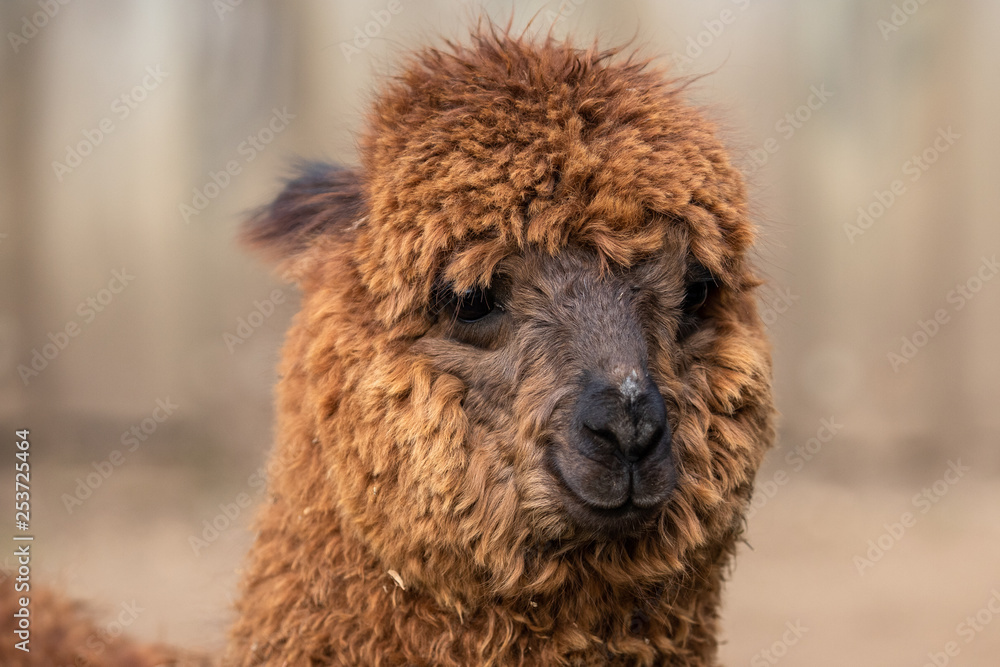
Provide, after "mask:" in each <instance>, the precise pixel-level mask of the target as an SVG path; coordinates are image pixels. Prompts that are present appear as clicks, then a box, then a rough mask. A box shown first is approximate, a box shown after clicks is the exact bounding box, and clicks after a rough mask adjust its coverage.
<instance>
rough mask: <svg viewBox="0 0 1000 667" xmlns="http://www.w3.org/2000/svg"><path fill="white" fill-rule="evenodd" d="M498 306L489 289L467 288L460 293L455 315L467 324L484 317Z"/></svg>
mask: <svg viewBox="0 0 1000 667" xmlns="http://www.w3.org/2000/svg"><path fill="white" fill-rule="evenodd" d="M496 307H497V304H496V300H495V299H494V298H493V292H491V291H490V290H488V289H477V288H471V289H467V290H465V291H464V292H462V293H461V294H459V295H458V299H457V302H456V304H455V317H457V318H458V321H459V322H465V323H466V324H469V323H472V322H476V321H478V320H481V319H483V318H484V317H486V316H487V315H489V314H490V313H492V312H493V309H494V308H496Z"/></svg>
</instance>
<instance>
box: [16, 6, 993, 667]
mask: <svg viewBox="0 0 1000 667" xmlns="http://www.w3.org/2000/svg"><path fill="white" fill-rule="evenodd" d="M481 11H485V12H486V13H487V14H488V15H489V16H492V17H494V18H496V19H499V20H501V21H505V20H506V19H507V18H508V17H510V16H511V15H513V16H514V18H515V25H516V26H523V25H525V24H526V23H527V21H528V20H529V18H531V17H534V20H533V25H534V27H535V29H536V30H538V31H541V32H543V31H546V30H549V29H550V28H551V29H552V30H553V31H554V32H555V34H557V35H564V34H573V35H577V36H578V39H579V41H580V42H582V43H586V42H589V41H590V40H591V39H592V38H594V37H595V36H596V37H598V38H599V39H600V40H601V42H602V43H604V44H607V45H613V44H618V43H621V42H623V41H626V40H628V39H630V38H634V39H635V44H636V45H637V46H638V47H640V48H641V49H642V50H643V51H644V52H645V53H646V54H648V55H655V56H659V62H660V63H661V64H662V65H663V66H665V67H669V68H671V69H672V70H673V71H674V72H675V73H677V74H695V73H707V74H708V76H707V77H706V78H703V79H701V80H700V81H699V82H698V83H697V84H696V85H695V86H693V87H692V88H691V89H690V93H691V94H690V97H691V98H692V100H693V101H694V102H696V103H698V104H700V105H702V106H703V107H704V108H705V112H706V114H707V115H708V116H710V117H711V118H712V119H714V120H715V121H716V122H717V123H719V125H720V127H721V132H722V136H723V138H724V140H725V141H726V143H727V144H728V145H729V147H730V149H731V151H732V155H733V156H734V159H735V160H736V161H737V162H738V163H739V164H740V165H741V166H742V168H743V170H744V171H745V173H746V174H747V176H748V180H749V183H750V188H751V193H752V196H753V201H754V217H755V219H756V220H757V221H758V223H759V225H760V227H761V237H760V242H759V249H758V256H759V265H760V267H761V270H762V272H763V273H764V274H765V275H766V277H767V279H768V281H769V285H768V287H767V288H766V289H764V290H763V292H762V296H761V308H762V313H763V315H764V319H765V322H767V324H768V327H769V329H770V332H771V335H772V337H773V342H774V350H775V352H774V356H775V382H776V389H777V396H778V403H779V407H780V409H781V412H782V419H781V438H780V442H779V444H778V447H777V449H776V450H774V451H773V452H771V453H770V455H769V458H768V461H767V464H766V465H765V467H764V468H763V470H762V471H761V473H760V476H759V480H758V490H757V495H756V497H755V501H754V509H753V513H752V516H751V518H750V521H749V532H748V535H747V545H745V546H744V547H743V548H742V549H741V552H742V553H741V556H740V558H739V560H738V562H737V564H736V566H735V568H734V570H733V573H732V578H731V579H732V580H731V583H730V585H729V587H728V591H727V594H726V604H725V607H724V611H723V614H724V629H725V630H724V632H725V634H724V641H725V644H724V646H723V648H722V657H723V660H724V662H725V664H728V665H748V664H749V665H752V666H754V667H756V666H758V665H770V664H776V663H777V662H779V661H780V662H783V663H785V664H788V665H810V666H813V667H825V666H833V665H838V666H839V665H878V666H882V665H925V664H934V665H944V664H955V665H995V664H997V656H998V655H1000V618H997V616H1000V613H998V612H997V610H1000V568H998V564H1000V450H998V447H997V444H998V436H1000V404H998V399H997V397H998V393H1000V382H998V377H1000V352H998V340H1000V338H998V335H997V332H998V330H1000V307H998V306H1000V278H997V274H998V272H1000V265H998V264H997V255H998V254H1000V224H998V223H1000V220H998V213H997V211H1000V187H998V186H997V183H996V181H997V178H998V176H1000V170H998V157H997V156H998V154H1000V123H998V122H997V119H998V118H1000V85H998V84H1000V80H998V72H1000V49H998V48H997V44H998V42H1000V40H998V38H1000V3H996V2H989V1H986V0H980V1H974V0H967V1H964V2H926V0H896V1H895V2H891V1H890V0H878V1H875V2H873V1H870V0H868V1H864V2H863V1H862V0H836V1H831V2H823V3H803V2H794V1H792V0H710V1H703V2H681V1H673V0H669V1H668V0H660V1H654V0H618V1H615V2H612V1H611V0H552V1H551V2H540V1H533V0H523V1H520V0H519V1H518V2H511V1H510V0H486V1H484V2H479V3H472V2H459V1H456V0H451V1H444V0H438V1H432V0H393V1H392V2H389V1H387V0H367V1H356V2H346V1H342V2H306V1H293V2H281V3H279V2H277V1H274V2H261V1H257V0H213V1H212V2H208V1H204V2H196V1H194V0H188V1H178V2H166V1H160V2H154V1H147V2H125V1H116V0H105V1H101V2H82V1H78V2H69V1H68V0H47V1H46V0H12V1H8V2H4V3H2V4H0V27H2V31H0V32H2V34H3V37H4V41H5V42H6V43H5V44H4V45H3V46H2V47H0V82H2V83H0V201H2V206H0V371H2V372H0V426H2V428H3V433H4V438H7V440H8V441H10V440H12V439H13V437H14V435H13V432H14V431H15V430H16V429H23V428H28V429H30V431H31V432H30V442H31V450H30V451H31V461H32V463H33V467H32V473H33V475H32V480H31V481H32V504H33V505H32V509H33V513H32V530H33V531H34V533H35V535H36V542H35V547H34V548H35V558H34V561H33V567H34V570H33V576H34V581H36V582H41V581H45V582H48V583H51V584H54V585H56V586H59V587H61V588H63V589H65V590H67V591H69V592H70V593H71V594H72V595H74V596H78V597H81V598H84V599H86V600H89V601H90V602H91V603H92V604H93V606H94V609H95V610H96V613H97V614H98V615H99V616H100V617H102V618H105V619H108V622H107V623H106V624H105V625H103V626H102V627H103V628H104V629H105V630H106V631H107V632H108V633H112V634H113V633H116V632H118V631H120V630H121V627H120V625H117V624H116V622H115V621H114V620H113V619H115V618H116V617H118V616H119V613H118V612H119V611H120V610H121V609H122V608H123V607H122V605H133V608H138V609H140V610H141V611H140V612H137V613H135V614H132V615H131V620H129V621H128V623H127V624H126V625H127V626H128V627H127V628H126V629H127V631H128V632H130V633H133V634H136V635H138V636H140V637H145V638H153V639H162V640H166V641H170V642H174V643H179V644H182V645H187V646H191V647H203V648H208V649H212V650H214V649H218V648H219V647H220V646H221V645H222V642H223V638H224V633H225V628H226V626H227V623H228V621H229V618H230V616H229V611H228V607H229V605H230V603H231V599H232V595H233V593H234V590H235V581H236V577H237V567H238V565H239V563H240V562H241V558H242V555H243V553H244V552H245V550H246V548H247V546H248V545H249V540H250V536H249V534H248V532H247V530H246V526H247V521H248V519H249V516H250V514H251V513H252V507H249V506H247V505H249V504H250V503H252V502H256V501H257V500H258V499H259V498H260V497H261V495H262V494H261V489H262V487H261V485H260V484H259V480H258V479H257V478H256V477H255V476H254V475H255V474H256V471H257V470H258V469H259V468H260V466H261V465H262V464H263V462H264V461H265V457H266V453H267V451H268V449H269V447H270V443H271V428H272V398H271V391H272V385H273V383H274V381H275V379H276V376H275V371H274V366H275V364H276V362H277V358H278V351H279V347H280V344H281V340H282V336H283V332H284V330H285V328H286V326H287V325H288V322H289V319H290V317H291V316H292V314H293V313H294V312H295V310H296V308H297V301H298V295H297V293H296V291H295V289H294V288H293V287H290V286H287V285H283V284H281V283H279V282H278V281H277V280H276V279H274V278H273V277H271V276H270V275H269V273H268V270H267V268H266V267H264V266H263V265H261V264H260V263H259V262H257V261H256V260H255V259H253V258H251V257H248V256H246V255H245V254H244V252H243V251H242V250H241V249H240V248H238V247H237V246H236V244H235V242H234V238H233V237H234V231H235V229H236V227H237V225H238V224H239V222H240V220H241V219H243V218H244V217H245V215H246V214H247V212H248V211H251V210H253V209H254V208H255V207H257V206H260V205H262V204H264V203H267V202H268V201H269V200H270V199H271V198H272V197H273V196H274V195H275V194H276V193H277V191H278V189H279V187H280V181H281V179H282V178H283V177H285V176H287V175H288V173H289V165H290V163H291V162H292V161H293V160H294V159H295V158H296V157H299V156H301V157H306V158H317V159H328V160H332V161H340V162H346V163H351V162H353V161H354V160H355V159H356V154H355V144H354V136H355V135H354V133H355V132H356V131H357V130H358V128H359V126H360V123H361V120H362V118H363V115H364V112H365V109H366V106H367V104H368V102H369V101H370V98H371V93H372V90H373V82H374V81H375V80H376V79H377V78H378V77H379V76H380V75H383V74H385V73H387V72H391V71H393V64H394V62H396V61H397V58H398V56H399V55H400V54H401V53H404V52H406V51H407V50H408V49H410V48H412V47H413V46H415V45H419V44H424V43H427V42H428V41H430V40H433V39H436V38H437V36H442V35H443V36H447V37H459V38H461V36H462V35H463V34H465V33H466V32H467V30H466V28H467V26H468V25H470V24H471V22H472V21H473V20H474V17H475V16H477V15H478V13H479V12H481ZM4 451H6V452H8V454H7V456H8V457H9V458H10V459H13V449H12V448H11V447H9V446H6V447H5V449H4ZM13 463H14V461H12V460H11V461H8V463H7V464H4V470H5V471H6V472H4V473H3V474H2V475H0V496H2V497H5V498H10V497H11V496H12V494H13V476H14V473H13ZM9 509H10V508H9ZM12 514H13V512H12V511H5V512H3V516H2V518H0V526H2V529H3V530H9V531H10V533H13V531H14V525H13V521H14V517H13V516H11V515H12ZM4 551H7V550H6V549H5V550H4ZM2 560H3V557H2V556H0V561H2ZM5 564H6V565H7V566H10V565H11V564H12V561H11V559H10V557H8V560H7V561H6V563H5ZM4 585H9V583H6V584H4ZM991 607H992V608H991ZM126 617H130V616H129V615H128V614H126ZM792 629H794V631H793V630H792Z"/></svg>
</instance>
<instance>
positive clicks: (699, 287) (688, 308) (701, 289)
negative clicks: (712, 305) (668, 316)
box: [681, 279, 715, 315]
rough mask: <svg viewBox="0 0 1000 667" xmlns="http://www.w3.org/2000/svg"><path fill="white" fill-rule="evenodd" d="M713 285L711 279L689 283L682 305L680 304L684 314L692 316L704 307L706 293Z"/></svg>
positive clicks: (706, 298) (713, 282) (706, 297)
mask: <svg viewBox="0 0 1000 667" xmlns="http://www.w3.org/2000/svg"><path fill="white" fill-rule="evenodd" d="M714 285H715V281H713V280H711V279H709V280H699V281H698V282H694V283H689V284H688V286H687V290H686V291H685V292H684V303H683V304H681V308H682V309H683V310H684V312H685V313H687V314H688V315H693V314H694V313H696V312H697V311H698V309H699V308H701V307H702V306H704V305H705V301H707V300H708V292H709V290H710V289H711V288H712V287H713V286H714Z"/></svg>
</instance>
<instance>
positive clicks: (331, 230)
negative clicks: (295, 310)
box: [241, 162, 366, 283]
mask: <svg viewBox="0 0 1000 667" xmlns="http://www.w3.org/2000/svg"><path fill="white" fill-rule="evenodd" d="M365 209H366V206H365V203H364V199H363V196H362V193H361V180H360V177H359V175H358V173H357V171H355V170H353V169H348V168H346V167H341V166H337V165H332V164H326V163H322V162H311V163H307V164H304V165H302V167H300V175H299V176H298V177H296V178H294V179H292V180H290V181H289V182H288V183H287V184H286V185H285V189H284V190H282V191H281V194H279V195H278V197H277V199H275V200H274V201H273V202H272V203H271V204H270V205H268V206H266V207H264V208H263V209H261V210H260V211H259V212H258V213H257V214H256V215H254V216H253V217H252V218H251V219H250V220H248V221H247V222H246V224H245V225H244V227H243V230H242V234H241V236H242V240H243V242H244V243H246V244H248V245H249V246H250V247H252V248H254V249H255V250H257V251H258V252H260V253H261V254H263V255H264V256H265V257H267V258H269V259H270V260H272V261H274V262H275V263H276V264H277V266H278V270H279V271H280V272H281V275H282V278H284V279H287V280H289V281H293V282H299V283H301V282H302V281H303V280H305V278H306V277H307V275H308V274H309V273H310V272H311V268H312V267H313V266H315V264H316V262H317V261H318V260H319V259H320V258H318V257H316V254H317V253H315V252H312V251H314V250H316V247H317V245H318V244H319V242H320V241H321V239H329V240H331V241H332V240H335V239H343V240H345V241H346V240H348V238H349V236H350V235H351V233H352V232H353V230H354V229H356V228H357V224H358V223H359V222H360V221H361V219H362V218H363V216H364V215H365ZM324 245H325V244H324Z"/></svg>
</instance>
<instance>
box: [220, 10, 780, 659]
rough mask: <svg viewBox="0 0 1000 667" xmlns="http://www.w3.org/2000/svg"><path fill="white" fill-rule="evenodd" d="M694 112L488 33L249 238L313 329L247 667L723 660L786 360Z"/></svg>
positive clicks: (385, 99)
mask: <svg viewBox="0 0 1000 667" xmlns="http://www.w3.org/2000/svg"><path fill="white" fill-rule="evenodd" d="M682 89H683V82H677V81H670V80H668V79H666V78H665V77H664V75H663V73H662V72H658V71H656V70H655V68H653V67H651V66H650V64H649V63H648V62H640V61H639V60H637V59H636V58H635V57H632V58H624V57H622V54H621V53H620V52H617V51H601V50H598V49H597V48H596V47H594V48H590V49H586V50H580V49H576V48H574V47H572V46H571V45H569V44H565V43H561V42H557V41H554V40H552V39H545V40H539V39H532V38H528V37H524V36H521V37H516V36H511V35H510V34H509V33H508V32H504V31H502V30H499V29H494V28H486V29H482V30H479V31H477V32H474V33H473V35H472V37H471V39H470V41H469V42H468V43H467V44H465V45H459V44H451V43H449V44H447V46H446V47H443V48H427V49H424V50H421V51H419V52H417V53H416V54H414V55H413V56H411V57H410V59H409V60H408V61H407V63H406V65H405V67H404V68H403V69H402V72H401V74H400V75H399V76H398V77H397V78H395V79H393V80H391V81H389V82H388V83H386V84H385V85H384V86H383V87H382V89H381V90H380V92H379V93H378V95H377V98H376V100H375V102H374V106H373V109H372V110H371V112H370V114H369V115H368V119H367V126H366V127H365V129H364V130H363V134H362V136H361V138H360V142H359V149H360V157H361V161H360V166H358V167H357V168H342V167H335V166H330V165H324V164H312V165H308V166H307V167H306V169H305V170H304V173H303V174H302V175H301V176H300V177H298V178H296V179H295V180H292V181H291V182H290V183H289V184H288V185H287V187H286V188H285V190H284V191H283V192H282V193H281V194H280V195H279V196H278V198H277V199H276V201H275V202H274V203H273V204H271V205H270V206H269V207H268V208H267V209H265V210H264V212H263V213H262V214H261V215H259V216H257V217H256V218H255V219H254V220H253V221H252V222H251V223H250V225H249V226H248V228H247V231H246V236H247V239H248V240H249V242H250V243H252V244H253V245H254V246H255V247H257V248H258V249H259V250H260V251H261V252H263V253H265V254H267V255H268V256H269V257H271V258H272V260H273V261H274V262H275V263H276V264H277V266H278V267H279V268H280V270H281V271H282V272H284V274H285V275H286V276H288V277H289V278H291V279H292V280H294V281H295V282H297V283H298V285H299V286H300V288H301V290H302V308H301V312H299V313H298V315H297V316H296V318H295V320H294V322H293V324H292V327H291V330H290V331H289V333H288V337H287V342H286V345H285V348H284V353H283V361H282V364H281V376H282V377H281V380H280V382H279V384H278V387H277V409H278V426H277V443H276V446H275V450H274V453H273V456H272V459H271V463H270V468H269V477H270V479H269V497H268V500H267V501H266V502H265V503H264V505H263V507H262V508H261V509H260V510H259V515H258V517H257V524H256V528H257V537H256V541H255V543H254V546H253V547H252V550H251V552H250V554H249V557H248V562H247V564H246V568H245V571H244V573H243V579H242V584H241V595H240V600H239V602H238V604H237V615H238V618H237V620H236V622H235V624H234V626H233V628H232V630H231V633H230V642H229V647H228V650H227V656H226V663H227V664H232V665H241V666H250V665H428V666H430V665H434V666H459V665H463V666H464V665H497V666H501V665H609V664H619V665H686V666H688V667H691V666H695V667H698V666H704V665H716V664H717V657H716V653H717V643H718V640H717V632H718V618H719V603H720V594H721V588H722V581H723V577H724V574H725V571H726V568H727V566H728V565H729V564H730V562H731V558H732V556H733V553H734V551H735V544H736V542H737V540H738V539H739V538H740V536H741V533H742V528H743V517H744V514H745V512H746V510H747V506H748V502H749V499H750V496H751V492H752V488H753V480H754V475H755V472H756V470H757V468H758V466H759V465H760V463H761V459H762V457H763V455H764V452H765V451H766V450H767V449H768V447H769V446H770V445H771V443H772V440H773V437H774V427H773V407H772V399H771V390H770V365H771V362H770V354H769V348H768V344H767V342H766V338H765V335H764V327H763V325H762V324H761V321H760V319H759V318H758V316H757V312H756V305H755V299H754V290H755V287H756V286H757V285H758V284H759V280H758V278H756V277H755V274H754V271H753V268H752V266H751V264H750V260H749V258H748V256H747V255H748V252H749V250H750V247H751V245H752V242H753V239H754V231H753V227H752V225H751V223H750V221H749V220H748V214H747V205H746V200H745V188H744V184H743V181H742V178H741V176H740V174H739V173H738V172H737V170H736V169H735V168H734V166H733V165H732V164H731V162H730V160H729V158H728V157H727V155H726V152H725V151H724V149H723V147H722V145H721V144H720V142H719V140H718V139H717V138H716V137H715V135H714V128H713V126H712V124H711V123H709V122H708V121H706V120H705V119H704V118H703V117H702V116H701V115H699V113H698V112H697V111H696V110H694V109H693V108H691V107H690V106H687V105H686V104H685V103H684V102H683V101H682V99H681V93H682Z"/></svg>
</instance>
